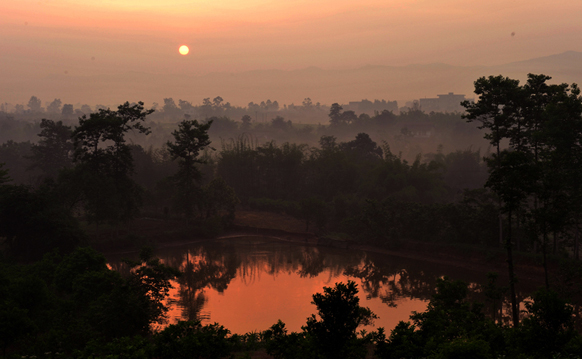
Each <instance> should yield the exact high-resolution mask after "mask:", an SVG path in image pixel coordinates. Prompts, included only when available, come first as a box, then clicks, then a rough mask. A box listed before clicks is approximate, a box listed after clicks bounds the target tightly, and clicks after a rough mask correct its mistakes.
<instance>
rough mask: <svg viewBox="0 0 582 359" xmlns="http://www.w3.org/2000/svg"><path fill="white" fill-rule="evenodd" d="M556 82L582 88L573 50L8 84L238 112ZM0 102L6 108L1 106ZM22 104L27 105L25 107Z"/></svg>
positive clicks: (51, 93) (46, 92)
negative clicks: (497, 81)
mask: <svg viewBox="0 0 582 359" xmlns="http://www.w3.org/2000/svg"><path fill="white" fill-rule="evenodd" d="M530 72H531V73H537V74H539V73H543V74H546V75H549V76H552V77H553V79H552V80H551V82H557V83H561V82H567V83H573V82H575V83H582V52H575V51H568V52H564V53H561V54H556V55H552V56H546V57H540V58H535V59H530V60H526V61H519V62H513V63H508V64H504V65H498V66H453V65H447V64H440V63H433V64H414V65H408V66H380V65H378V66H364V67H361V68H357V69H350V70H324V69H321V68H317V67H308V68H305V69H300V70H292V71H284V70H255V71H247V72H241V73H227V72H220V73H210V74H206V75H202V76H195V75H187V74H170V75H168V74H160V73H140V72H129V73H111V74H104V75H84V76H83V75H74V74H56V75H51V76H48V77H44V78H36V79H22V78H20V79H15V78H4V80H0V81H2V82H8V83H5V86H3V87H5V88H8V89H10V96H9V97H10V98H17V99H28V98H30V96H31V95H36V96H38V97H40V98H41V99H43V100H45V101H48V100H52V99H53V98H61V99H62V100H63V102H65V103H90V104H97V103H101V104H105V105H115V104H117V103H120V102H122V101H125V100H129V101H137V100H142V101H145V102H146V104H148V103H149V104H151V103H152V102H158V103H161V102H162V100H163V98H165V97H173V98H174V100H176V101H177V100H178V99H184V100H188V101H191V102H193V103H195V104H196V103H201V102H202V99H203V98H206V97H210V98H213V97H215V96H222V97H223V98H224V99H225V101H228V102H230V103H231V104H233V105H239V106H246V105H247V104H248V103H249V102H250V101H254V102H257V101H259V102H260V101H262V100H267V99H271V100H277V101H278V102H279V103H280V104H290V103H295V104H300V103H301V101H302V100H303V99H304V98H306V97H310V98H311V99H312V101H313V102H314V103H315V102H321V103H323V104H331V103H333V102H339V103H347V102H348V101H358V100H361V99H369V100H374V99H386V100H398V101H399V104H400V105H403V104H404V101H405V100H411V99H418V98H423V97H436V95H437V94H442V93H448V92H455V93H461V94H465V95H466V96H467V97H469V98H470V97H473V95H472V94H473V89H474V88H473V82H474V81H475V80H476V79H477V78H478V77H480V76H489V75H499V74H502V75H504V76H509V77H511V78H516V79H520V80H521V81H524V80H525V79H526V76H527V74H528V73H530ZM0 101H2V102H4V101H8V102H10V99H8V100H5V99H1V98H0ZM19 101H21V102H22V101H24V100H19Z"/></svg>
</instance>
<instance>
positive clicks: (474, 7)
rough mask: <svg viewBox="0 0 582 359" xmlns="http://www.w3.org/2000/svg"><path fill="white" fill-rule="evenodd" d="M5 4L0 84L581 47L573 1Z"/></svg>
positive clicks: (464, 58) (518, 55)
mask: <svg viewBox="0 0 582 359" xmlns="http://www.w3.org/2000/svg"><path fill="white" fill-rule="evenodd" d="M91 3H92V4H91ZM0 14H1V15H0V65H1V66H0V85H2V81H4V80H6V79H21V78H22V79H28V78H33V76H52V75H55V74H63V73H65V72H66V73H67V74H76V75H95V74H97V75H98V74H115V73H123V72H128V71H137V72H145V73H161V74H165V73H172V74H188V75H196V74H206V73H209V72H240V71H247V70H256V69H284V70H290V69H300V68H305V67H308V66H317V67H321V68H323V69H350V68H357V67H361V66H365V65H368V64H371V65H406V64H410V63H432V62H443V63H448V64H453V65H494V64H500V63H505V62H511V61H519V60H525V59H529V58H533V57H539V56H546V55H550V54H555V53H560V52H564V51H568V50H574V51H582V16H581V14H582V1H573V0H554V1H547V0H490V1H468V0H438V1H437V0H384V1H378V0H360V1H353V0H334V1H331V0H312V1H307V0H289V1H268V0H244V1H240V0H222V1H202V0H165V1H159V0H101V1H86V0H34V1H33V0H17V1H15V0H0ZM512 32H514V33H515V36H511V33H512ZM181 44H187V45H188V46H189V47H190V54H189V55H188V56H180V55H179V54H178V51H177V50H178V47H179V45H181ZM1 87H4V86H0V88H1ZM32 92H33V89H31V93H32ZM2 96H5V97H10V96H9V95H7V94H3V93H1V92H0V97H2ZM25 100H27V99H21V101H25ZM0 101H2V99H1V98H0Z"/></svg>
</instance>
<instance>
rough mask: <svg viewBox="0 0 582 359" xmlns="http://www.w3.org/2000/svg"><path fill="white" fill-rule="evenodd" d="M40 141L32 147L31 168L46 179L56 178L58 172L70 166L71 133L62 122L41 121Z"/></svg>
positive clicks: (71, 150) (71, 151)
mask: <svg viewBox="0 0 582 359" xmlns="http://www.w3.org/2000/svg"><path fill="white" fill-rule="evenodd" d="M40 128H41V129H42V130H41V132H40V133H39V134H38V136H39V137H40V141H39V142H38V144H35V145H32V149H31V151H32V156H31V157H30V159H31V160H32V162H33V163H32V165H31V168H39V169H40V170H42V171H43V172H44V174H45V175H46V176H47V177H51V178H56V177H57V174H58V171H59V170H60V169H62V168H67V167H70V166H71V165H72V158H71V157H72V154H73V140H72V138H71V136H72V134H73V131H71V127H70V126H65V125H63V122H62V121H58V122H55V121H53V120H47V119H42V120H41V122H40Z"/></svg>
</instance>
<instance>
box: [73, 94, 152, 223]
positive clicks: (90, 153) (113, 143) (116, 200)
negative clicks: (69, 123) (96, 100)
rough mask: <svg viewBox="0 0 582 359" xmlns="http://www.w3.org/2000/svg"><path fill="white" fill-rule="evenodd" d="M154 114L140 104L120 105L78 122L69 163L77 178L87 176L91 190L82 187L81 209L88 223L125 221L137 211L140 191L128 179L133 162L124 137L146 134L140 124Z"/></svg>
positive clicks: (130, 179) (145, 129)
mask: <svg viewBox="0 0 582 359" xmlns="http://www.w3.org/2000/svg"><path fill="white" fill-rule="evenodd" d="M153 111H154V110H145V109H144V107H143V102H138V103H137V104H132V105H130V104H129V102H126V103H124V104H123V105H120V106H119V107H118V108H117V110H116V111H113V110H110V109H101V108H100V109H99V110H98V111H97V112H95V113H91V114H90V115H89V118H87V116H86V115H84V116H82V117H81V118H79V126H77V127H76V128H75V130H74V131H73V146H74V155H73V159H74V161H75V162H76V163H77V164H78V168H77V170H78V174H79V175H81V176H82V175H83V172H84V173H90V174H91V175H90V177H91V178H92V179H93V183H92V184H93V185H97V187H93V186H85V188H84V190H83V191H84V193H85V197H86V200H87V202H88V203H87V204H86V207H85V209H86V210H87V211H88V214H89V215H90V219H91V220H93V221H95V222H96V223H99V222H101V221H103V220H111V221H114V222H118V221H120V220H121V221H127V220H129V219H131V218H133V217H134V216H135V214H136V213H137V210H138V208H139V204H140V200H141V196H140V188H139V187H138V186H137V184H136V183H135V181H133V179H132V178H131V175H132V174H133V170H134V167H133V158H132V155H131V147H130V146H129V145H128V144H127V143H126V140H125V134H126V133H127V132H128V131H130V130H136V131H137V132H138V133H143V134H146V135H147V134H149V133H150V130H149V128H147V127H145V126H144V125H143V124H142V122H144V121H145V118H146V116H148V115H149V114H151V113H152V112H153Z"/></svg>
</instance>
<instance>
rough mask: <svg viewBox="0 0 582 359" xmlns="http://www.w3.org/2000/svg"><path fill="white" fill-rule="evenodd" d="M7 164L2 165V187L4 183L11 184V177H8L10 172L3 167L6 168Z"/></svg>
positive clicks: (0, 170) (0, 176)
mask: <svg viewBox="0 0 582 359" xmlns="http://www.w3.org/2000/svg"><path fill="white" fill-rule="evenodd" d="M4 165H5V163H3V162H2V163H0V186H1V185H3V184H4V183H8V182H10V176H9V175H8V170H7V169H3V168H2V167H4Z"/></svg>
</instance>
